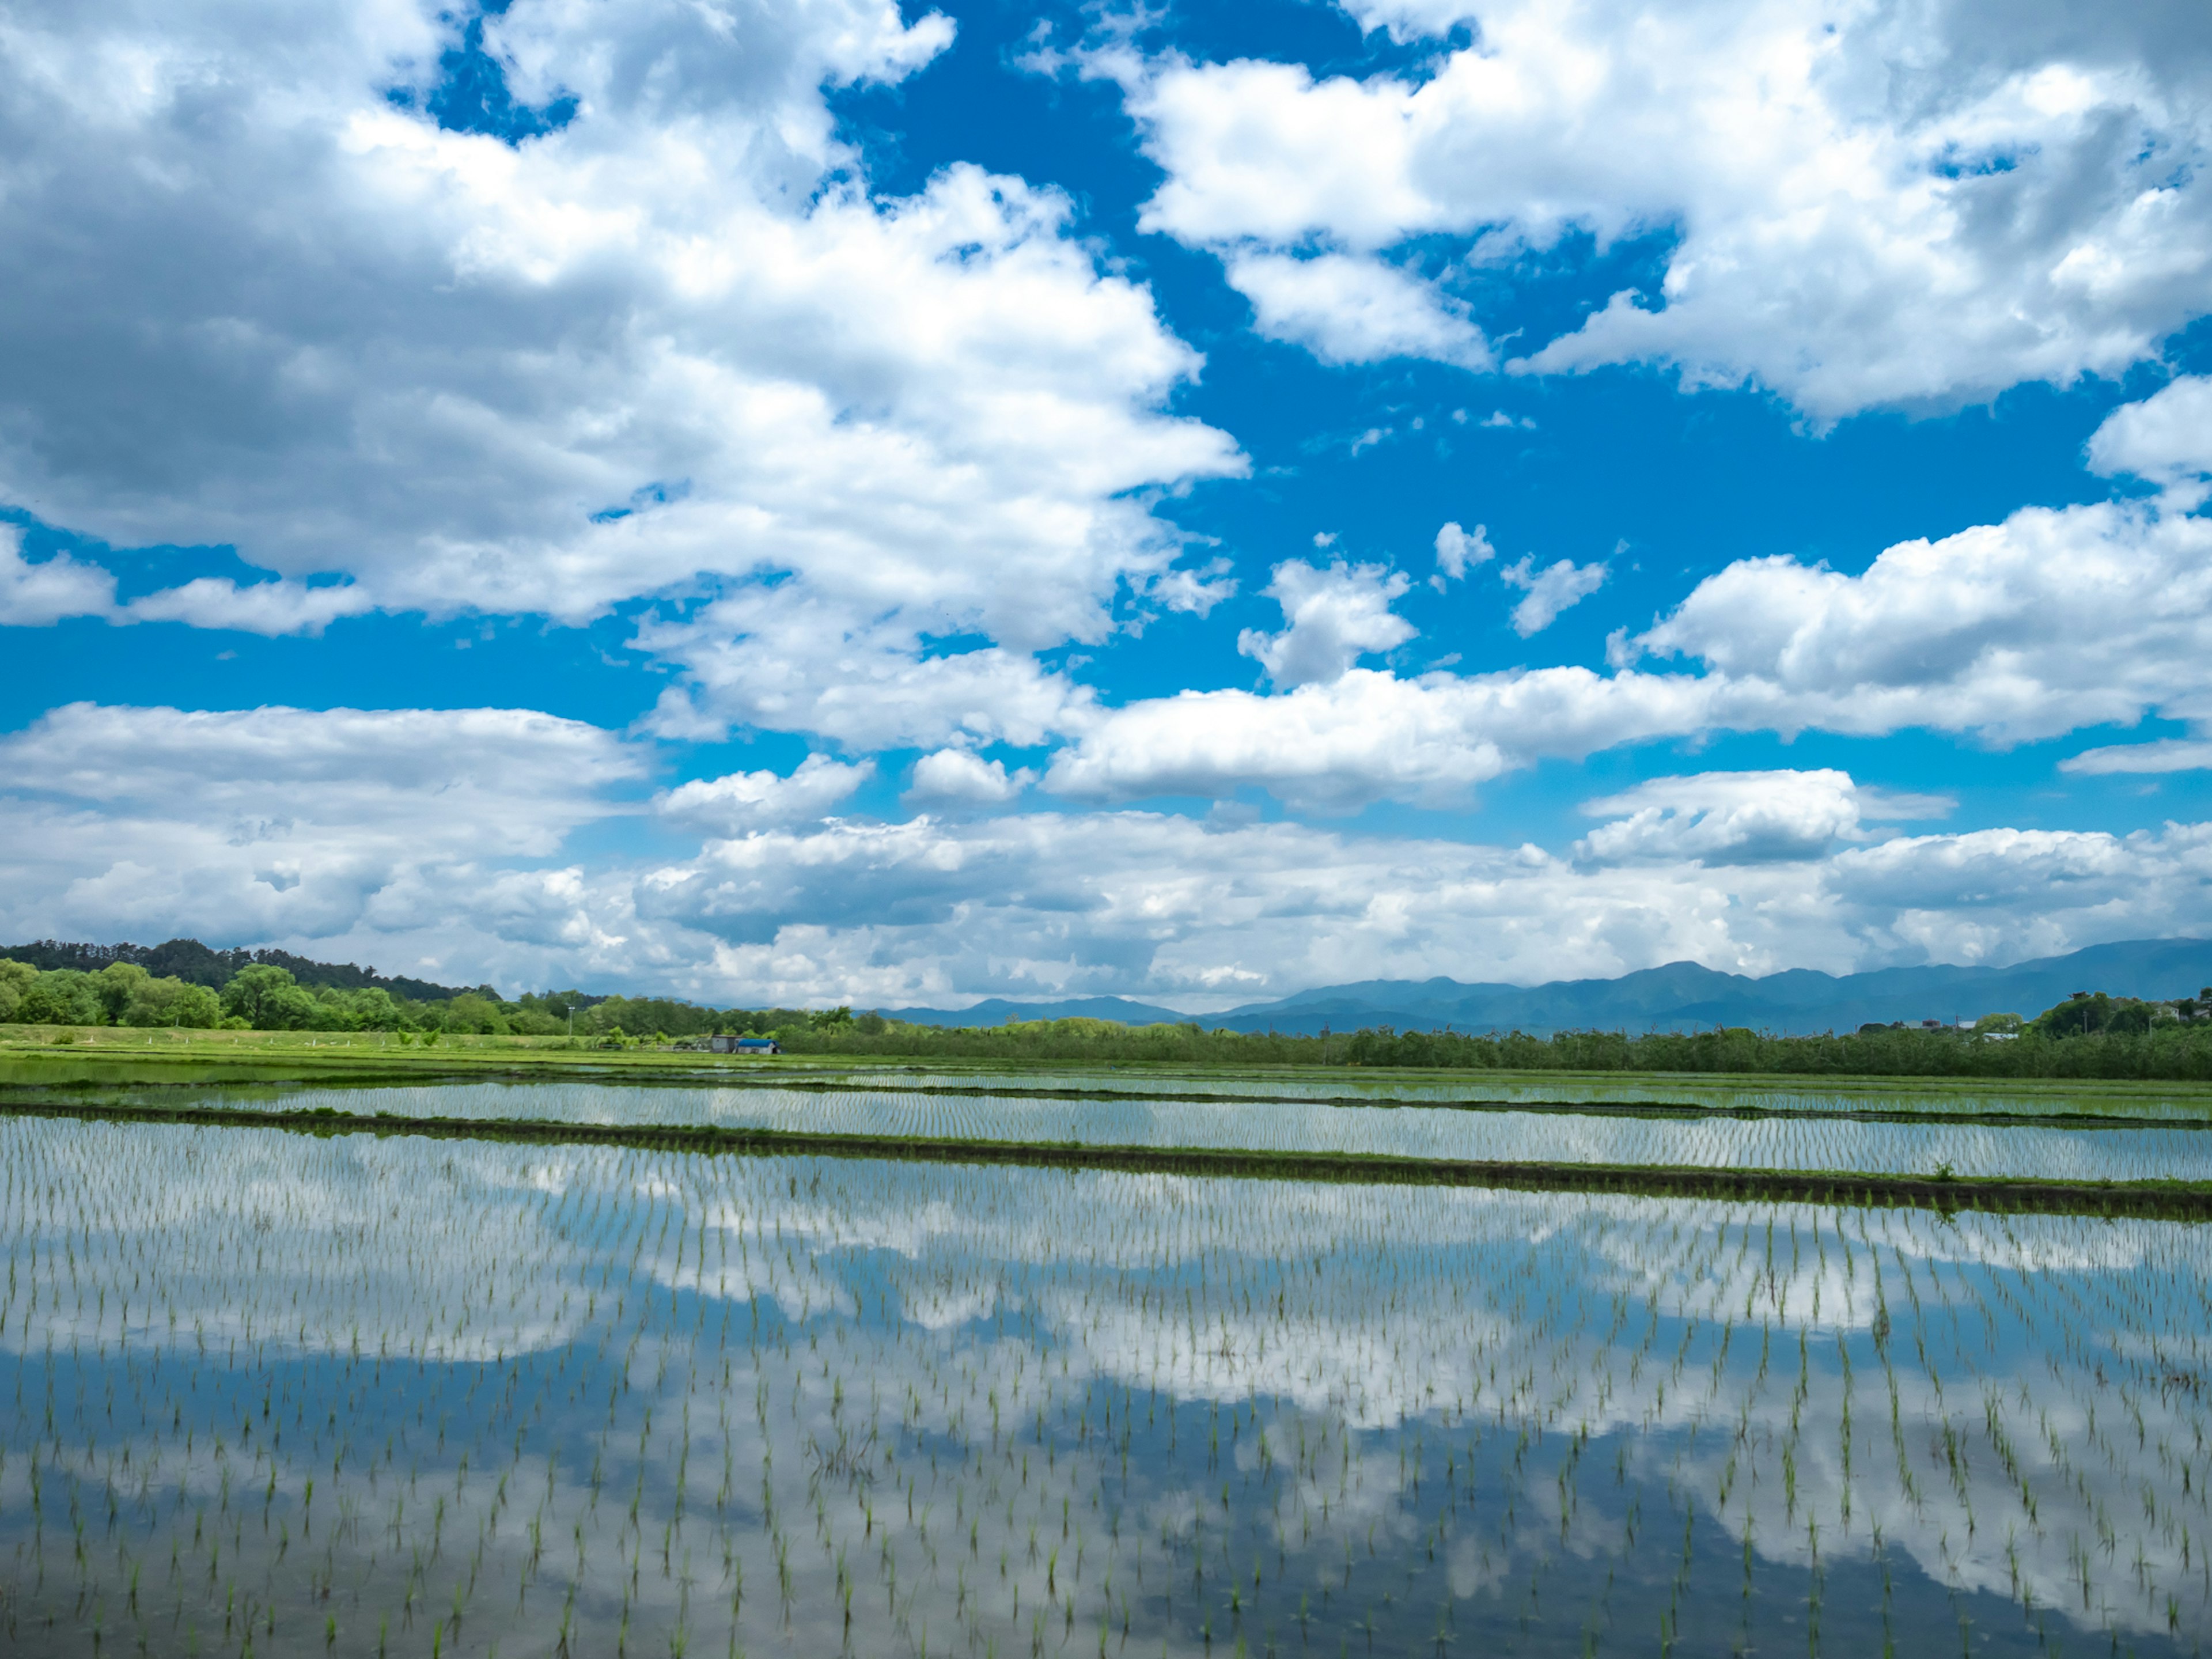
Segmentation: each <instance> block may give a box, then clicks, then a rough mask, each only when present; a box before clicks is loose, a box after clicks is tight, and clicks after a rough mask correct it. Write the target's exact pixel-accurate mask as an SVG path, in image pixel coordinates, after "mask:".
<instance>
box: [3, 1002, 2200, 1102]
mask: <svg viewBox="0 0 2212 1659" xmlns="http://www.w3.org/2000/svg"><path fill="white" fill-rule="evenodd" d="M1086 1023H1089V1022H1086ZM862 1076H865V1077H866V1078H867V1079H869V1080H870V1081H871V1082H872V1083H875V1082H878V1081H881V1082H890V1083H892V1084H893V1085H894V1086H896V1087H897V1088H899V1089H902V1090H912V1091H927V1092H931V1093H944V1094H990V1095H997V1096H1009V1095H1011V1096H1030V1097H1041V1098H1060V1099H1088V1098H1091V1097H1095V1096H1096V1095H1097V1094H1098V1093H1099V1091H1100V1089H1099V1085H1107V1084H1110V1085H1114V1091H1115V1092H1116V1093H1121V1092H1131V1091H1134V1092H1141V1093H1143V1094H1144V1095H1145V1096H1146V1097H1150V1098H1154V1099H1168V1100H1178V1101H1188V1102H1218V1103H1242V1102H1246V1101H1249V1102H1250V1103H1254V1104H1255V1105H1256V1104H1264V1103H1266V1102H1267V1101H1268V1100H1269V1099H1271V1098H1273V1099H1284V1100H1295V1101H1297V1102H1299V1103H1304V1104H1344V1105H1368V1104H1374V1105H1387V1104H1391V1103H1394V1099H1393V1097H1396V1098H1397V1099H1398V1100H1402V1101H1403V1102H1404V1103H1408V1104H1421V1105H1437V1106H1467V1107H1490V1108H1496V1109H1522V1110H1527V1109H1538V1110H1541V1109H1573V1110H1577V1111H1583V1112H1590V1111H1597V1112H1620V1113H1625V1114H1635V1115H1647V1114H1668V1115H1672V1114H1691V1115H1713V1114H1716V1113H1724V1114H1728V1115H1736V1116H1744V1117H1759V1116H1769V1115H1803V1114H1806V1113H1811V1114H1814V1115H1820V1116H1844V1117H1852V1118H1858V1119H1863V1120H1866V1121H1917V1120H1921V1119H1928V1118H1941V1119H1944V1120H1947V1121H1977V1122H1985V1123H1990V1124H2002V1123H2008V1122H2036V1123H2045V1124H2049V1123H2054V1122H2067V1121H2075V1122H2082V1123H2089V1122H2110V1121H2114V1120H2116V1119H2133V1118H2142V1119H2146V1120H2155V1121H2163V1122H2168V1123H2170V1122H2172V1121H2175V1120H2177V1119H2181V1120H2187V1119H2194V1118H2204V1119H2212V1084H2203V1083H2197V1082H2195V1081H2179V1082H2174V1081H2165V1080H2160V1079H2135V1078H2108V1077H2095V1076H2092V1077H2079V1076H2068V1077H2057V1078H2049V1077H2001V1078H1990V1077H1979V1076H1967V1077H1960V1076H1900V1075H1899V1074H1897V1073H1867V1074H1862V1075H1850V1074H1845V1073H1809V1074H1808V1073H1804V1072H1790V1071H1778V1072H1769V1073H1760V1072H1748V1071H1743V1070H1740V1069H1727V1070H1714V1071H1711V1072H1707V1073H1699V1072H1694V1071H1683V1070H1667V1071H1654V1072H1649V1073H1639V1072H1633V1071H1622V1070H1618V1069H1613V1068H1601V1069H1591V1070H1588V1071H1575V1070H1568V1069H1563V1068H1560V1067H1558V1066H1543V1067H1534V1068H1528V1069H1520V1068H1488V1067H1474V1068H1469V1067H1461V1066H1431V1067H1416V1066H1387V1067H1367V1066H1359V1065H1347V1064H1343V1063H1339V1064H1335V1065H1317V1064H1313V1063H1305V1064H1298V1063H1289V1062H1278V1063H1274V1064H1267V1063H1254V1062H1252V1061H1250V1060H1242V1061H1239V1060H1232V1059H1227V1058H1223V1059H1218V1060H1214V1059H1206V1058H1200V1059H1195V1060H1194V1059H1189V1058H1186V1057H1182V1056H1180V1055H1176V1054H1167V1055H1164V1056H1162V1057H1160V1058H1157V1059H1144V1060H1127V1059H1120V1058H1115V1057H1113V1056H1111V1055H1110V1054H1109V1055H1094V1056H1091V1057H1088V1058H1085V1057H1080V1056H1077V1057H1071V1056H1067V1055H1064V1054H1042V1055H1040V1054H1031V1053H1024V1052H1021V1051H1019V1050H1017V1051H1014V1052H1011V1053H1007V1054H980V1055H967V1054H944V1055H932V1056H927V1057H921V1058H916V1057H911V1056H906V1055H901V1054H881V1053H878V1052H873V1051H866V1050H864V1051H861V1052H852V1051H849V1050H848V1051H832V1052H809V1053H805V1054H783V1055H778V1056H767V1055H739V1054H709V1053H706V1052H702V1051H699V1050H695V1049H687V1048H676V1047H673V1046H665V1045H655V1044H639V1045H635V1046H630V1047H625V1048H605V1047H601V1046H599V1045H598V1044H595V1043H586V1042H581V1041H571V1040H569V1039H567V1038H562V1037H533V1036H464V1035H446V1036H441V1037H440V1039H439V1040H438V1041H437V1042H436V1043H435V1044H424V1043H422V1042H420V1041H419V1040H417V1041H416V1042H408V1043H402V1042H400V1041H399V1040H398V1037H397V1036H394V1035H393V1034H392V1033H388V1032H377V1031H364V1032H335V1033H333V1032H306V1031H224V1030H151V1031H149V1030H136V1029H131V1028H128V1027H115V1026H108V1027H89V1028H86V1027H74V1028H71V1027H64V1028H60V1029H58V1030H57V1029H56V1028H53V1027H50V1026H25V1025H13V1026H10V1025H0V1091H8V1090H10V1089H21V1088H23V1087H26V1086H27V1087H31V1088H33V1089H39V1088H55V1087H62V1088H67V1087H88V1088H97V1087H102V1086H110V1085H183V1086H192V1085H228V1084H262V1085H278V1084H283V1083H290V1082H300V1083H315V1084H319V1085H349V1086H364V1087H368V1086H375V1085H398V1084H409V1083H442V1082H464V1081H470V1080H476V1081H482V1082H503V1081H523V1080H528V1081H533V1082H549V1083H550V1082H560V1081H563V1080H568V1081H574V1082H580V1083H619V1084H623V1085H652V1084H666V1085H699V1084H702V1083H711V1084H714V1085H720V1086H732V1085H736V1086H743V1085H748V1084H752V1085H766V1086H773V1087H776V1088H781V1089H797V1090H829V1089H837V1088H842V1087H850V1086H853V1085H854V1082H855V1081H857V1080H858V1079H860V1077H862ZM1092 1079H1095V1080H1096V1081H1095V1082H1094V1081H1091V1080H1092ZM1232 1084H1233V1085H1236V1088H1235V1091H1234V1092H1225V1090H1226V1089H1227V1088H1228V1087H1229V1085H1232ZM1271 1084H1273V1085H1280V1089H1281V1092H1280V1093H1279V1094H1277V1093H1273V1092H1272V1091H1271V1090H1270V1087H1269V1085H1271ZM1132 1085H1135V1087H1134V1088H1133V1087H1132Z"/></svg>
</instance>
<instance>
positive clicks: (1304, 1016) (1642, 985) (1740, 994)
mask: <svg viewBox="0 0 2212 1659" xmlns="http://www.w3.org/2000/svg"><path fill="white" fill-rule="evenodd" d="M2207 985H2212V940H2208V939H2137V940H2133V941H2130V942H2129V943H2126V944H2121V945H2091V946H2090V947H2089V948H2088V949H2087V950H2085V951H2074V952H2072V953H2071V954H2069V955H2067V956H2063V957H2040V958H2039V959H2037V960H2036V961H2033V962H2019V963H2014V964H2013V965H2012V966H2011V967H2009V968H1956V967H1948V966H1933V967H1925V968H1881V969H1875V971H1873V972H1871V973H1865V974H1844V975H1835V974H1822V973H1816V972H1814V971H1813V970H1812V969H1804V968H1794V969H1790V970H1789V971H1788V972H1786V973H1780V974H1770V975H1766V976H1765V978H1763V979H1753V978H1750V977H1748V976H1747V975H1742V974H1723V973H1717V972H1716V971H1714V970H1713V969H1711V968H1701V967H1699V965H1698V964H1697V963H1694V962H1670V963H1668V964H1667V965H1666V966H1665V967H1663V968H1646V969H1642V970H1641V971H1639V972H1637V973H1633V974H1623V975H1621V976H1620V978H1619V979H1571V980H1554V981H1552V982H1551V983H1550V984H1547V985H1528V986H1522V985H1468V984H1463V983H1462V982H1461V981H1458V980H1455V979H1430V980H1396V979H1377V980H1365V981H1361V982H1359V983H1358V984H1353V985H1329V986H1323V987H1320V988H1318V989H1316V990H1311V991H1300V992H1299V993H1297V994H1296V995H1295V996H1288V997H1284V998H1282V999H1281V1000H1279V1001H1274V1002H1255V1003H1250V1004H1248V1005H1246V1006H1243V1007H1241V1008H1232V1009H1230V1010H1229V1011H1228V1012H1225V1013H1218V1014H1182V1013H1177V1012H1176V1011H1175V1010H1174V1009H1172V1008H1162V1007H1158V1006H1154V1005H1152V1004H1150V1003H1143V1002H1132V1001H1129V1000H1127V999H1126V998H1122V997H1085V998H1081V999H1078V1000H1073V1001H1067V1002H1009V1001H1006V1000H1004V999H1002V998H996V997H994V998H993V999H992V1000H989V1001H987V1002H980V1003H978V1004H976V1005H975V1006H974V1007H973V1008H963V1009H958V1010H950V1009H943V1008H896V1009H889V1008H887V1009H885V1010H884V1012H885V1013H887V1014H890V1015H891V1016H892V1017H893V1018H898V1019H903V1020H909V1021H912V1022H914V1023H915V1024H924V1025H1002V1024H1005V1023H1006V1020H1007V1019H1008V1018H1017V1019H1065V1018H1073V1017H1078V1016H1080V1017H1085V1018H1092V1019H1118V1020H1121V1021H1122V1022H1123V1023H1124V1024H1131V1025H1149V1024H1158V1023H1161V1022H1163V1021H1165V1022H1170V1023H1172V1022H1177V1021H1189V1022H1193V1023H1195V1024H1200V1025H1204V1026H1206V1027H1207V1028H1208V1029H1212V1028H1215V1027H1223V1026H1225V1027H1226V1028H1228V1029H1229V1030H1232V1031H1282V1032H1285V1033H1288V1034H1292V1035H1297V1036H1312V1035H1314V1034H1316V1033H1317V1032H1319V1031H1322V1030H1325V1029H1326V1030H1334V1031H1350V1030H1358V1028H1359V1027H1361V1026H1363V1025H1389V1026H1393V1027H1395V1029H1397V1030H1401V1031H1407V1030H1439V1029H1441V1028H1443V1027H1444V1026H1447V1025H1449V1027H1451V1029H1452V1030H1455V1031H1505V1030H1522V1031H1528V1032H1532V1033H1534V1034H1536V1035H1539V1036H1541V1035H1544V1034H1546V1033H1548V1032H1552V1031H1560V1030H1627V1031H1645V1030H1661V1031H1679V1030H1699V1029H1704V1028H1710V1027H1712V1026H1715V1025H1748V1026H1751V1027H1752V1028H1753V1029H1754V1030H1766V1031H1774V1032H1778V1033H1783V1034H1789V1035H1802V1034H1805V1033H1810V1032H1818V1031H1849V1030H1857V1028H1858V1027H1859V1026H1861V1025H1863V1024H1867V1023H1868V1022H1869V1021H1875V1020H1879V1021H1881V1022H1883V1023H1885V1024H1887V1022H1889V1021H1892V1020H1900V1019H1901V1020H1911V1021H1919V1020H1923V1019H1941V1020H1956V1019H1975V1018H1979V1017H1980V1016H1982V1015H1984V1014H1990V1013H2015V1014H2020V1015H2022V1016H2024V1017H2026V1018H2033V1017H2034V1016H2035V1015H2037V1014H2039V1013H2040V1012H2043V1010H2045V1008H2048V1007H2050V1006H2051V1005H2052V1004H2053V1003H2057V1002H2063V1001H2064V1000H2066V999H2067V998H2068V997H2069V996H2071V995H2072V994H2074V993H2075V992H2076V991H2103V992H2106V993H2108V994H2111V995H2113V996H2131V997H2154V998H2172V997H2179V996H2193V995H2195V994H2196V993H2197V990H2198V988H2199V987H2203V986H2207Z"/></svg>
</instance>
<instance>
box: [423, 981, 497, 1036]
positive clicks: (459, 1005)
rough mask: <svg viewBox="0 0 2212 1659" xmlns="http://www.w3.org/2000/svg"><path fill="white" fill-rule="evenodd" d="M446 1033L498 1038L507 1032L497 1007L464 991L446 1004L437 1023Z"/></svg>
mask: <svg viewBox="0 0 2212 1659" xmlns="http://www.w3.org/2000/svg"><path fill="white" fill-rule="evenodd" d="M438 1025H439V1028H440V1029H441V1030H447V1031H473V1032H476V1033H477V1034H478V1035H479V1036H498V1035H500V1034H501V1033H503V1032H505V1031H506V1030H507V1020H506V1018H505V1017H504V1016H503V1015H501V1012H499V1005H498V1004H497V1003H496V1002H494V1001H492V1000H489V998H486V997H483V996H480V995H479V994H477V993H476V992H474V991H465V992H463V993H462V994H460V995H459V996H457V997H455V998H453V1000H451V1001H450V1002H448V1003H447V1004H446V1007H445V1013H444V1016H443V1018H441V1019H440V1020H439V1022H438Z"/></svg>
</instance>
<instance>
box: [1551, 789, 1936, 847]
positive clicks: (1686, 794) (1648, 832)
mask: <svg viewBox="0 0 2212 1659" xmlns="http://www.w3.org/2000/svg"><path fill="white" fill-rule="evenodd" d="M1953 805H1954V803H1953V802H1952V801H1950V800H1949V799H1946V798H1944V797H1942V796H1931V795H1892V794H1886V793H1882V792H1881V791H1878V790H1872V789H1867V788H1864V787H1861V786H1860V785H1858V784H1857V783H1855V782H1854V781H1852V779H1851V775H1850V774H1849V773H1848V772H1839V771H1836V770H1833V769H1822V770H1819V771H1803V772H1801V771H1774V772H1700V773H1699V774H1697V775H1694V776H1690V777H1672V778H1650V779H1647V780H1645V781H1644V782H1642V783H1639V784H1638V785H1636V786H1635V787H1633V788H1631V789H1627V790H1624V791H1622V792H1621V793H1619V794H1614V795H1608V796H1606V797H1604V798H1603V799H1598V800H1592V801H1586V802H1584V803H1583V808H1582V810H1583V812H1584V813H1585V814H1586V815H1588V816H1589V817H1603V818H1610V819H1612V820H1613V822H1612V823H1607V824H1604V825H1601V827H1600V828H1598V829H1593V830H1592V831H1590V833H1589V835H1587V836H1583V838H1582V839H1581V840H1580V841H1578V842H1576V843H1575V848H1574V851H1575V856H1576V857H1577V858H1579V859H1583V860H1587V861H1589V862H1591V863H1598V864H1619V863H1628V862H1635V861H1639V860H1662V861H1671V860H1689V859H1694V860H1699V862H1701V863H1703V864H1706V865H1724V864H1756V863H1763V862H1768V861H1772V860H1790V859H1799V860H1802V859H1811V858H1817V857H1819V856H1820V855H1821V854H1826V853H1827V852H1829V851H1830V850H1831V849H1832V848H1833V847H1834V846H1835V844H1836V843H1837V842H1857V841H1865V840H1868V839H1870V838H1871V835H1872V832H1871V831H1870V830H1869V829H1867V828H1865V825H1866V824H1868V823H1876V822H1881V821H1885V820H1886V821H1891V822H1894V821H1896V820H1899V819H1901V818H1922V817H1942V816H1943V815H1944V814H1945V813H1946V812H1948V811H1949V810H1950V809H1951V807H1952V806H1953Z"/></svg>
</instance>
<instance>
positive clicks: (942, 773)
mask: <svg viewBox="0 0 2212 1659" xmlns="http://www.w3.org/2000/svg"><path fill="white" fill-rule="evenodd" d="M1034 781H1036V775H1035V774H1034V773H1032V772H1031V771H1030V769H1028V768H1027V767H1024V768H1022V769H1020V770H1019V771H1018V772H1014V773H1012V774H1009V773H1008V772H1007V770H1006V762H1004V761H996V760H994V761H986V760H985V759H983V757H981V756H980V755H976V754H973V753H971V752H970V751H969V750H965V749H939V750H937V751H936V752H935V753H934V754H929V755H924V756H923V757H921V759H920V760H918V761H916V762H915V763H914V787H913V788H911V789H909V790H908V791H907V793H906V794H905V796H904V797H903V799H907V800H908V801H973V802H975V803H977V804H979V805H1000V804H1001V803H1003V802H1006V801H1010V800H1012V799H1014V797H1015V796H1017V795H1018V794H1020V793H1022V791H1023V790H1024V789H1026V788H1028V787H1030V784H1031V783H1033V782H1034Z"/></svg>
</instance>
